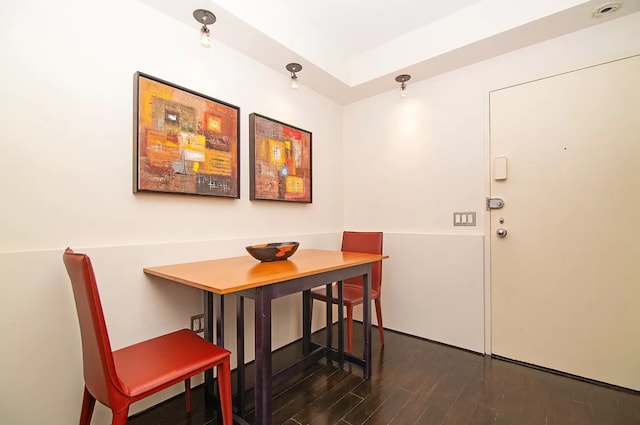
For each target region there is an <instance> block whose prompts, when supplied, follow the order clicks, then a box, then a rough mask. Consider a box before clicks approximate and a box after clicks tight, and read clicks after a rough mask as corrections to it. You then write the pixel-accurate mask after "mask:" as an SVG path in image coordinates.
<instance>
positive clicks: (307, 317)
mask: <svg viewBox="0 0 640 425" xmlns="http://www.w3.org/2000/svg"><path fill="white" fill-rule="evenodd" d="M312 302H313V301H312V300H311V290H309V289H307V290H305V291H302V352H303V353H304V354H309V352H310V351H311V303H312Z"/></svg>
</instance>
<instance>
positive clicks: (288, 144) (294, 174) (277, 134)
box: [249, 113, 312, 203]
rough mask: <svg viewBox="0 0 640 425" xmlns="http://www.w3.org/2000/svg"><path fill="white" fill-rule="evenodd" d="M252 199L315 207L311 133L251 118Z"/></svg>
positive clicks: (263, 118)
mask: <svg viewBox="0 0 640 425" xmlns="http://www.w3.org/2000/svg"><path fill="white" fill-rule="evenodd" d="M249 162H250V168H249V174H250V176H249V178H250V199H251V200H269V201H289V202H306V203H311V199H312V198H311V133H310V132H309V131H306V130H303V129H301V128H298V127H294V126H292V125H290V124H285V123H283V122H280V121H277V120H274V119H273V118H269V117H265V116H263V115H260V114H256V113H252V114H250V115H249Z"/></svg>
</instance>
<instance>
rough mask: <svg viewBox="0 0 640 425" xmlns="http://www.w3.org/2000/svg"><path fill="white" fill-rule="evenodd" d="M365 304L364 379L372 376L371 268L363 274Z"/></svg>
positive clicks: (363, 321)
mask: <svg viewBox="0 0 640 425" xmlns="http://www.w3.org/2000/svg"><path fill="white" fill-rule="evenodd" d="M362 286H363V288H364V290H363V297H364V300H363V301H364V302H363V304H364V306H363V314H362V324H363V327H364V329H363V331H364V332H363V333H364V353H363V355H362V357H363V358H364V379H369V378H371V269H369V272H368V273H367V274H365V275H363V276H362Z"/></svg>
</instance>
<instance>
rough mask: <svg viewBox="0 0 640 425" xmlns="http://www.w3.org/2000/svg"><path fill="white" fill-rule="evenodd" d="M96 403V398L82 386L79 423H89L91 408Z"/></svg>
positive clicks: (91, 414)
mask: <svg viewBox="0 0 640 425" xmlns="http://www.w3.org/2000/svg"><path fill="white" fill-rule="evenodd" d="M95 405H96V399H95V398H93V396H92V395H91V393H90V392H89V390H88V389H87V387H84V395H83V397H82V410H81V411H80V425H90V424H91V416H93V408H94V407H95Z"/></svg>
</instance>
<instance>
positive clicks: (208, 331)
mask: <svg viewBox="0 0 640 425" xmlns="http://www.w3.org/2000/svg"><path fill="white" fill-rule="evenodd" d="M204 339H206V340H207V341H209V342H213V293H212V292H209V291H204ZM204 387H205V392H204V396H205V403H207V404H209V403H211V402H213V400H214V397H215V393H214V390H213V369H209V370H206V371H205V372H204Z"/></svg>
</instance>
